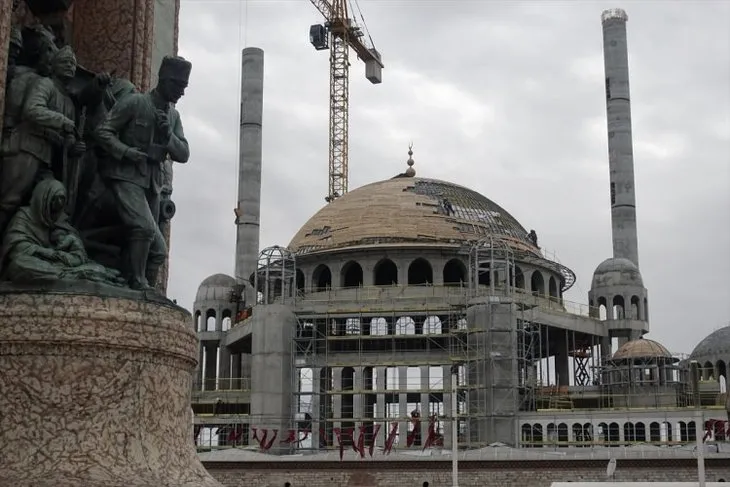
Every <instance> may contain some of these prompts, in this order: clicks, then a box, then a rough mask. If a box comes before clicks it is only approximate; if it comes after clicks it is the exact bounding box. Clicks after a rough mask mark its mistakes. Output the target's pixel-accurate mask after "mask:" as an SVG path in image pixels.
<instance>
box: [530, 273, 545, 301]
mask: <svg viewBox="0 0 730 487" xmlns="http://www.w3.org/2000/svg"><path fill="white" fill-rule="evenodd" d="M530 291H532V294H536V295H540V296H543V295H545V281H544V280H543V278H542V273H541V272H540V271H534V272H533V273H532V278H531V279H530Z"/></svg>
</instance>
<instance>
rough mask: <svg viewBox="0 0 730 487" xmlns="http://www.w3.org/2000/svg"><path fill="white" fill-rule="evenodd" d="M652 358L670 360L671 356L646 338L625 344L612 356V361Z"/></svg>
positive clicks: (659, 344)
mask: <svg viewBox="0 0 730 487" xmlns="http://www.w3.org/2000/svg"><path fill="white" fill-rule="evenodd" d="M653 357H664V358H671V357H672V354H671V353H670V352H669V350H667V349H666V347H664V345H662V344H661V343H659V342H656V341H654V340H649V339H647V338H639V339H638V340H632V341H630V342H626V343H624V344H623V345H621V346H620V347H619V349H618V350H616V352H615V353H614V354H613V359H614V360H617V359H628V358H653Z"/></svg>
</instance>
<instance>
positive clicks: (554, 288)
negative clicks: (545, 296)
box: [548, 276, 558, 298]
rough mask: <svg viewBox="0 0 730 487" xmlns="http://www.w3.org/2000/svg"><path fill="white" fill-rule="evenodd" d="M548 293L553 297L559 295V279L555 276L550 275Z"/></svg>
mask: <svg viewBox="0 0 730 487" xmlns="http://www.w3.org/2000/svg"><path fill="white" fill-rule="evenodd" d="M548 293H549V294H550V297H551V298H557V297H558V281H556V280H555V277H553V276H550V280H549V281H548Z"/></svg>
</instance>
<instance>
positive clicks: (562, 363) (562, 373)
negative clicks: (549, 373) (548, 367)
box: [555, 333, 570, 386]
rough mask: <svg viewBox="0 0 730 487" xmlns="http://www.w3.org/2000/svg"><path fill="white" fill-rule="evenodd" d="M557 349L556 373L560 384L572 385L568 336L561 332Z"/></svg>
mask: <svg viewBox="0 0 730 487" xmlns="http://www.w3.org/2000/svg"><path fill="white" fill-rule="evenodd" d="M556 349H557V350H555V375H556V376H557V377H556V378H555V379H556V382H557V385H559V386H567V385H570V367H569V365H568V337H567V335H566V334H565V333H560V338H559V340H558V342H557V346H556Z"/></svg>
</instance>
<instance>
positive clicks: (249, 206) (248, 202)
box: [235, 47, 264, 303]
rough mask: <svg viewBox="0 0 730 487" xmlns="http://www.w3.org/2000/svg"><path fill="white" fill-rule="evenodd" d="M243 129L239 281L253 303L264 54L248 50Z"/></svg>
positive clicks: (243, 84) (238, 221)
mask: <svg viewBox="0 0 730 487" xmlns="http://www.w3.org/2000/svg"><path fill="white" fill-rule="evenodd" d="M241 65H242V68H241V127H240V146H239V150H240V154H239V165H238V207H237V212H236V225H237V232H236V270H235V275H236V280H237V281H239V282H245V283H246V286H247V291H246V301H247V302H248V303H251V302H253V301H252V300H253V298H254V296H255V294H254V293H253V284H252V283H251V282H250V281H249V279H250V277H251V275H252V274H253V273H254V272H255V271H256V266H257V263H258V256H259V233H260V232H259V220H260V216H261V122H262V112H263V103H264V51H263V50H261V49H259V48H258V47H247V48H245V49H244V50H243V53H242V59H241Z"/></svg>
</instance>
